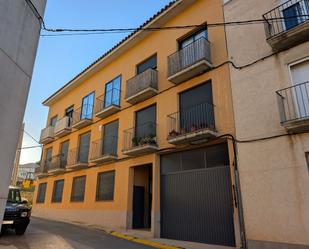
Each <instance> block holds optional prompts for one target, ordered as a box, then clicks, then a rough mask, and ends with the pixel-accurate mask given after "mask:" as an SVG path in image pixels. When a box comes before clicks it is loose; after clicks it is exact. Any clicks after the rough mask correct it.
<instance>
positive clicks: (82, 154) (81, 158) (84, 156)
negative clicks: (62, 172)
mask: <svg viewBox="0 0 309 249" xmlns="http://www.w3.org/2000/svg"><path fill="white" fill-rule="evenodd" d="M88 152H89V148H88V147H85V148H75V149H72V150H70V151H69V154H68V160H67V166H66V168H67V169H68V170H78V169H85V168H87V167H88V154H89V153H88Z"/></svg>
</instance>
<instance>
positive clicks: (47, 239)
mask: <svg viewBox="0 0 309 249" xmlns="http://www.w3.org/2000/svg"><path fill="white" fill-rule="evenodd" d="M0 248H1V249H2V248H3V249H45V248H46V249H73V248H74V249H75V248H77V249H93V248H100V249H133V248H134V249H153V247H148V246H144V245H141V244H136V243H134V242H131V241H127V240H122V239H119V238H116V237H113V236H111V235H108V234H106V233H104V232H103V231H99V230H96V229H91V228H85V227H81V226H76V225H72V224H68V223H63V222H57V221H49V220H44V219H38V218H32V219H31V222H30V224H29V226H28V229H27V231H26V233H25V234H24V235H23V236H17V235H15V234H14V233H13V232H8V233H7V234H3V235H1V236H0Z"/></svg>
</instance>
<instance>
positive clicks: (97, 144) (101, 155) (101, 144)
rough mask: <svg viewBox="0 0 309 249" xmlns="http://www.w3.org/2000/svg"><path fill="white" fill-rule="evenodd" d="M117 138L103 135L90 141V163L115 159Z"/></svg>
mask: <svg viewBox="0 0 309 249" xmlns="http://www.w3.org/2000/svg"><path fill="white" fill-rule="evenodd" d="M117 145H118V138H117V137H115V136H105V137H104V139H99V140H97V141H94V142H92V144H91V150H90V162H91V163H96V164H100V163H107V162H111V161H115V160H117V158H118V156H117Z"/></svg>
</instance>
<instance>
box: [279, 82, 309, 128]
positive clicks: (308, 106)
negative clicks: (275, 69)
mask: <svg viewBox="0 0 309 249" xmlns="http://www.w3.org/2000/svg"><path fill="white" fill-rule="evenodd" d="M276 94H277V100H278V107H279V113H280V120H281V125H282V126H283V127H284V128H286V129H287V131H288V132H289V133H299V132H305V131H309V81H308V82H304V83H301V84H297V85H294V86H292V87H287V88H284V89H281V90H278V91H277V92H276Z"/></svg>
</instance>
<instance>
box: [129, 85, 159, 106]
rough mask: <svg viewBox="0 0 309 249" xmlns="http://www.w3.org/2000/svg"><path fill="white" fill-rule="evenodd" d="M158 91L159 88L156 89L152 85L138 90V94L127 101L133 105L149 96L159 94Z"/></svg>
mask: <svg viewBox="0 0 309 249" xmlns="http://www.w3.org/2000/svg"><path fill="white" fill-rule="evenodd" d="M157 93H158V90H157V89H154V88H152V87H148V88H146V89H144V90H142V91H140V92H138V93H137V94H135V95H132V96H131V97H128V98H126V101H127V102H129V103H130V104H132V105H133V104H136V103H139V102H142V101H144V100H146V99H149V98H151V97H153V96H155V95H157Z"/></svg>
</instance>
